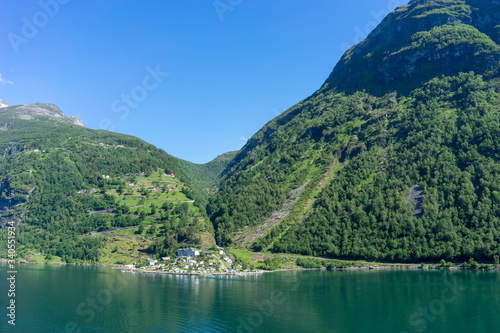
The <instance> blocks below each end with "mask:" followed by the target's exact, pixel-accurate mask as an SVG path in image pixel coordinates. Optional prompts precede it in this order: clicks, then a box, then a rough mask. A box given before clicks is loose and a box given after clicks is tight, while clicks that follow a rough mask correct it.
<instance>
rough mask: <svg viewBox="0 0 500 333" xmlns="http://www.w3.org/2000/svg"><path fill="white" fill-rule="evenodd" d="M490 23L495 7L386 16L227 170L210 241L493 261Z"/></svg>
mask: <svg viewBox="0 0 500 333" xmlns="http://www.w3.org/2000/svg"><path fill="white" fill-rule="evenodd" d="M499 15H500V2H499V1H498V0H493V1H484V0H483V1H479V0H467V1H462V0H454V1H443V0H415V1H411V2H410V3H409V4H408V5H406V6H402V7H399V8H397V9H396V10H395V11H394V12H392V13H391V14H389V15H388V16H387V17H386V18H385V19H384V20H383V21H382V22H381V24H380V25H379V26H378V27H377V28H376V29H375V30H374V31H373V32H372V33H371V34H370V35H369V36H368V37H367V39H366V40H365V41H363V42H361V43H359V44H357V45H355V46H354V47H352V48H351V49H349V50H348V51H347V52H346V53H345V54H344V56H343V57H342V59H341V60H340V62H339V63H338V64H337V65H336V66H335V68H334V70H333V71H332V73H331V74H330V76H329V77H328V78H327V80H326V81H325V83H324V84H323V86H322V87H321V88H320V89H319V90H318V91H317V92H316V93H314V94H313V95H312V96H311V97H309V98H307V99H305V100H303V101H302V102H300V103H298V104H297V105H295V106H294V107H292V108H290V109H289V110H287V111H286V112H284V113H283V114H281V115H280V116H278V117H277V118H275V119H273V120H272V121H270V122H269V123H268V124H266V125H265V126H264V127H263V128H262V129H261V130H260V131H259V132H258V133H257V134H255V135H254V136H253V137H252V138H251V139H250V140H249V141H248V142H247V144H246V145H245V146H244V147H243V148H242V149H241V151H240V152H239V153H238V155H237V156H236V157H235V159H234V160H233V161H232V162H231V163H230V165H229V166H228V168H227V169H226V171H225V172H224V174H223V177H222V180H221V183H220V189H219V191H218V192H217V193H216V194H215V196H214V197H213V198H212V199H211V202H210V204H209V205H208V213H209V215H210V216H211V219H212V222H213V223H214V226H215V228H216V230H217V239H218V241H219V242H221V243H223V244H233V245H234V244H236V245H239V246H248V247H253V248H254V249H258V250H260V249H271V250H273V251H279V252H292V253H301V254H307V255H317V256H330V257H349V258H368V259H379V260H380V259H384V260H397V261H414V260H426V259H431V260H438V259H441V258H445V259H447V260H448V259H451V260H453V259H459V258H460V259H468V258H469V257H475V258H478V259H487V260H492V259H493V258H494V257H495V256H497V254H498V253H499V251H500V245H499V244H500V177H499V176H500V163H499V162H500V161H499V158H500V120H499V119H500V111H499V109H500V108H499V105H500V88H499V87H500V84H499V68H500V65H499V64H500V45H499V40H500V39H499V36H500V35H499V34H500V29H499V25H498V24H499V23H498V22H500V16H499ZM496 258H497V259H498V257H496Z"/></svg>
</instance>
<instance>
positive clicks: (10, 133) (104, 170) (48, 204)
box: [0, 103, 213, 261]
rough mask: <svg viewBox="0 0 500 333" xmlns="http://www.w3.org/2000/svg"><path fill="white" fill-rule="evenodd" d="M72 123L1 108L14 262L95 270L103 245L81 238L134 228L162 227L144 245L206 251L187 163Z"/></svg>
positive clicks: (47, 110)
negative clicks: (55, 260)
mask: <svg viewBox="0 0 500 333" xmlns="http://www.w3.org/2000/svg"><path fill="white" fill-rule="evenodd" d="M26 115H28V116H30V118H29V120H27V119H26V118H27V117H26ZM72 119H74V118H69V117H67V116H66V115H65V114H64V113H63V112H62V111H60V110H59V108H58V107H56V106H55V105H51V104H42V103H37V104H35V105H25V106H22V107H4V108H1V109H0V154H2V158H1V159H0V227H2V226H5V224H6V223H7V222H10V221H13V222H15V223H16V224H18V228H19V231H18V239H17V242H18V249H19V251H18V254H19V255H26V254H29V253H43V254H46V255H48V256H49V257H50V256H52V255H57V256H58V257H61V258H62V259H63V260H64V261H79V260H84V261H98V260H99V259H100V257H101V255H102V254H101V250H102V249H103V247H104V246H106V242H104V241H103V240H102V239H103V238H101V237H89V236H84V235H86V234H88V233H90V232H95V231H98V230H106V229H113V228H123V227H134V226H136V227H138V226H140V225H155V226H156V224H161V228H157V227H155V228H157V229H156V233H154V232H151V233H150V234H149V235H148V236H147V238H148V239H149V238H150V239H156V238H158V239H159V240H160V243H161V242H163V237H170V238H169V239H172V237H173V238H175V241H176V242H177V241H179V242H180V241H204V242H206V243H208V244H210V243H211V242H210V238H212V239H213V236H211V234H212V226H211V224H210V223H209V222H208V221H206V218H205V213H204V208H205V207H204V206H205V201H204V200H205V196H204V194H203V193H202V191H201V190H198V189H197V187H196V186H195V185H194V184H193V181H192V180H191V178H190V176H189V174H188V172H187V170H186V166H187V165H189V163H188V162H185V161H182V160H179V159H177V158H175V157H173V156H170V155H168V154H167V153H165V152H164V151H162V150H160V149H157V148H156V147H154V146H152V145H150V144H148V143H146V142H144V141H142V140H140V139H138V138H135V137H132V136H128V135H122V134H116V133H112V132H108V131H101V130H91V129H87V128H84V127H82V126H78V125H74V123H72V121H71V120H72ZM193 165H194V164H193ZM155 228H153V230H155ZM0 231H1V232H0V238H2V239H3V238H4V237H5V236H6V233H5V229H3V230H0ZM139 236H140V235H139ZM212 243H213V242H212ZM169 244H172V242H171V241H170V243H169ZM157 248H158V246H157ZM5 250H6V249H5V248H3V251H5ZM0 256H2V257H6V256H5V253H3V252H2V253H0Z"/></svg>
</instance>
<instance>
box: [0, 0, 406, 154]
mask: <svg viewBox="0 0 500 333" xmlns="http://www.w3.org/2000/svg"><path fill="white" fill-rule="evenodd" d="M406 3H407V1H406V0H356V1H337V0H315V1H306V0H286V1H285V0H282V1H264V0H183V1H174V0H156V1H153V0H149V1H135V0H134V1H133V0H120V1H119V0H106V1H103V0H99V1H97V0H85V1H83V0H37V1H31V0H22V1H21V0H2V1H1V2H0V50H1V52H0V99H4V100H5V101H6V102H7V103H8V104H10V105H15V104H27V103H35V102H46V103H54V104H57V105H58V106H59V107H60V108H61V110H63V111H64V112H65V113H66V114H67V115H79V116H80V117H81V118H82V120H83V121H84V122H85V124H86V125H87V126H88V127H90V128H93V129H100V128H104V129H110V130H113V131H115V132H119V133H125V134H130V135H134V136H137V137H139V138H141V139H143V140H146V141H148V142H150V143H152V144H154V145H156V146H157V147H159V148H161V149H164V150H165V151H166V152H168V153H169V154H172V155H174V156H177V157H180V158H183V159H186V160H189V161H192V162H196V163H205V162H208V161H210V160H211V159H213V158H215V157H216V156H217V155H219V154H222V153H224V152H226V151H231V150H236V149H239V148H241V147H242V146H243V144H244V143H245V140H246V139H247V138H249V137H251V136H252V135H253V134H255V132H256V131H258V130H259V129H260V128H261V127H262V126H263V125H264V124H266V123H267V122H268V121H269V120H271V119H272V118H274V117H275V116H276V115H278V114H279V113H280V112H282V111H283V110H285V109H287V108H289V107H291V106H292V105H294V104H295V103H297V102H299V101H300V100H302V99H304V98H306V97H308V96H309V95H311V94H312V93H313V92H314V91H315V90H317V89H318V88H319V87H320V86H321V84H322V83H323V82H324V80H325V79H326V78H327V77H328V75H329V74H330V72H331V70H332V69H333V67H334V65H335V64H336V63H337V61H338V60H339V59H340V57H341V55H342V53H343V50H345V49H346V47H348V46H352V45H353V44H355V43H357V42H359V41H360V40H361V39H362V38H364V37H366V35H367V33H368V32H369V31H371V30H372V29H373V28H374V27H375V25H376V24H377V23H378V22H380V20H381V19H382V18H383V16H385V14H387V13H388V11H389V10H392V9H394V8H395V7H396V6H399V5H403V4H406Z"/></svg>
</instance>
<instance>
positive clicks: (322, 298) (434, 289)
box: [0, 265, 500, 333]
mask: <svg viewBox="0 0 500 333" xmlns="http://www.w3.org/2000/svg"><path fill="white" fill-rule="evenodd" d="M6 275H7V267H6V266H0V277H1V281H2V283H1V284H0V289H1V290H0V295H2V297H0V301H1V303H2V304H1V308H2V309H3V310H1V312H2V314H1V317H0V318H2V322H1V323H0V331H1V332H23V333H37V332H50V333H54V332H106V333H108V332H113V333H126V332H341V333H344V332H356V333H357V332H374V333H378V332H380V333H382V332H383V333H391V332H397V333H403V332H408V333H411V332H453V333H458V332H500V311H499V310H500V273H497V272H449V271H444V272H441V271H439V272H427V271H426V272H422V271H409V272H400V271H353V272H330V271H305V272H283V273H272V274H263V275H259V276H246V277H224V278H220V279H214V278H203V277H191V276H171V275H159V274H141V273H122V272H120V271H119V270H113V269H110V268H105V267H82V266H52V265H18V273H17V281H16V298H15V299H16V304H17V307H16V316H17V318H16V326H11V325H8V324H7V320H8V317H7V316H6V314H7V309H6V307H7V305H8V304H7V302H8V297H7V291H8V284H7V280H6Z"/></svg>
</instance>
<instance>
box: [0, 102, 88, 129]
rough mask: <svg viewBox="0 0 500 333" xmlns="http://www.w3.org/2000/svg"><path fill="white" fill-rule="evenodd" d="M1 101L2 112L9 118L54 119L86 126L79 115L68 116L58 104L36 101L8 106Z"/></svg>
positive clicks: (0, 112)
mask: <svg viewBox="0 0 500 333" xmlns="http://www.w3.org/2000/svg"><path fill="white" fill-rule="evenodd" d="M2 102H3V101H0V105H3V106H2V110H1V111H0V114H1V115H3V116H7V117H9V118H15V119H25V120H54V121H56V122H61V123H66V124H73V125H78V126H82V127H85V124H84V123H83V122H82V120H81V119H80V117H78V116H70V117H68V116H67V115H66V114H64V112H62V111H61V110H60V109H59V107H58V106H57V105H54V104H48V103H34V104H25V105H13V106H8V105H7V104H6V103H5V102H3V104H2Z"/></svg>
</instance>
